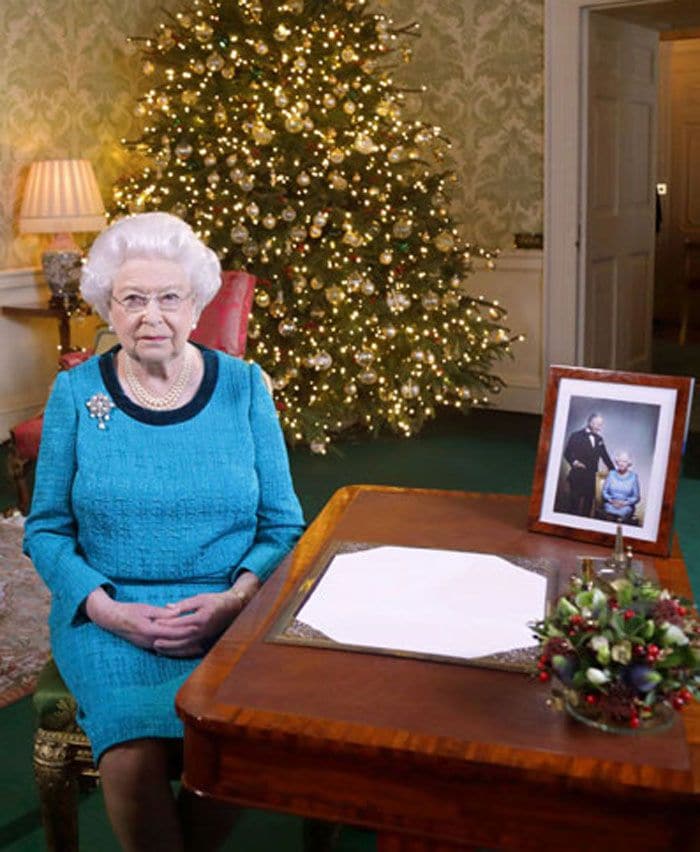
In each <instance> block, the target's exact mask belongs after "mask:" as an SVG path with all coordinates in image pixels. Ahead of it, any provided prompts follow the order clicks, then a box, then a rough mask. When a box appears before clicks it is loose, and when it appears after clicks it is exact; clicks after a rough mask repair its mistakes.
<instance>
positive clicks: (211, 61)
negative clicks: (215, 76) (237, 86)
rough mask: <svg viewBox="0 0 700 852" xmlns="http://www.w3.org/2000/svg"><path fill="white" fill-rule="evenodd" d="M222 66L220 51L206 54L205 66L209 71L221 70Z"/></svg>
mask: <svg viewBox="0 0 700 852" xmlns="http://www.w3.org/2000/svg"><path fill="white" fill-rule="evenodd" d="M223 67H224V57H223V56H222V55H221V54H220V53H211V54H209V56H207V68H208V69H209V70H210V71H221V69H222V68H223Z"/></svg>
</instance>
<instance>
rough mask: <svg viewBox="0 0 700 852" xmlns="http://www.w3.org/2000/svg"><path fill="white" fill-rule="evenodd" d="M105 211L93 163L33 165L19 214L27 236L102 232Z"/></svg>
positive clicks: (60, 162)
mask: <svg viewBox="0 0 700 852" xmlns="http://www.w3.org/2000/svg"><path fill="white" fill-rule="evenodd" d="M104 226H105V209H104V205H103V203H102V198H101V196H100V190H99V187H98V186H97V179H96V178H95V172H94V171H93V168H92V164H91V163H90V162H89V160H40V161H38V162H36V163H32V165H31V166H30V168H29V175H28V176H27V184H26V186H25V188H24V196H23V198H22V209H21V210H20V214H19V229H20V231H22V232H23V233H31V234H36V233H41V234H49V233H51V234H59V233H64V232H67V233H70V232H79V231H101V230H102V228H104Z"/></svg>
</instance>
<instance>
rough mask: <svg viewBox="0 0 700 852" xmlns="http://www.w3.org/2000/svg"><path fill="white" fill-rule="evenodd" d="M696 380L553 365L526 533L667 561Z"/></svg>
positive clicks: (548, 382)
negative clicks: (618, 544) (618, 547)
mask: <svg viewBox="0 0 700 852" xmlns="http://www.w3.org/2000/svg"><path fill="white" fill-rule="evenodd" d="M693 382H694V380H693V379H692V378H689V377H685V376H655V375H648V374H645V373H623V372H613V371H609V370H592V369H586V368H583V367H551V368H550V371H549V378H548V381H547V391H546V395H545V405H544V414H543V417H542V428H541V430H540V440H539V445H538V449H537V461H536V464H535V476H534V481H533V488H532V497H531V500H530V511H529V516H528V528H529V529H531V530H534V531H536V532H544V533H551V534H553V535H561V536H566V537H568V538H576V539H580V540H582V541H590V542H594V543H596V544H601V545H606V546H612V544H613V543H614V539H615V532H616V530H617V527H618V525H621V526H622V533H623V536H624V537H625V539H630V543H631V545H632V547H633V548H634V550H635V551H638V552H640V553H650V554H654V555H656V556H666V555H668V553H669V552H670V549H671V531H672V523H673V506H674V502H675V497H676V488H677V486H678V476H679V472H680V464H681V456H682V453H683V448H684V445H685V438H686V435H687V430H688V420H689V412H690V401H691V398H692V392H693Z"/></svg>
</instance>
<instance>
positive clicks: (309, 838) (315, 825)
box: [302, 819, 340, 852]
mask: <svg viewBox="0 0 700 852" xmlns="http://www.w3.org/2000/svg"><path fill="white" fill-rule="evenodd" d="M339 837H340V825H339V824H338V823H335V822H324V821H322V820H320V819H305V820H304V822H303V846H302V848H303V850H304V852H332V850H333V849H335V846H336V843H337V842H338V838H339Z"/></svg>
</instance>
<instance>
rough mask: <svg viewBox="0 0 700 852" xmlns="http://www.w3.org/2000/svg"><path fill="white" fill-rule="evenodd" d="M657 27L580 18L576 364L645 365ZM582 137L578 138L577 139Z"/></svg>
mask: <svg viewBox="0 0 700 852" xmlns="http://www.w3.org/2000/svg"><path fill="white" fill-rule="evenodd" d="M657 78H658V34H657V33H656V31H655V30H650V29H646V28H644V27H640V26H638V25H636V24H630V23H627V22H625V21H620V20H617V19H615V18H610V17H606V16H605V14H604V13H601V12H591V14H590V16H589V38H588V69H587V75H586V98H585V104H586V108H587V115H586V122H587V143H588V144H587V155H584V158H583V159H584V164H585V165H584V171H583V174H584V187H585V192H584V198H583V206H584V211H583V217H584V222H585V232H584V235H583V242H584V253H583V258H584V260H583V262H584V269H583V281H584V293H583V300H582V301H583V305H582V307H583V311H584V325H583V328H584V340H583V353H584V364H585V365H586V366H588V367H601V368H605V369H615V370H632V371H642V372H644V371H647V370H648V369H649V367H650V365H651V332H652V310H653V298H654V217H655V203H656V196H655V178H656V175H655V164H656V99H657ZM584 138H586V137H584Z"/></svg>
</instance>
